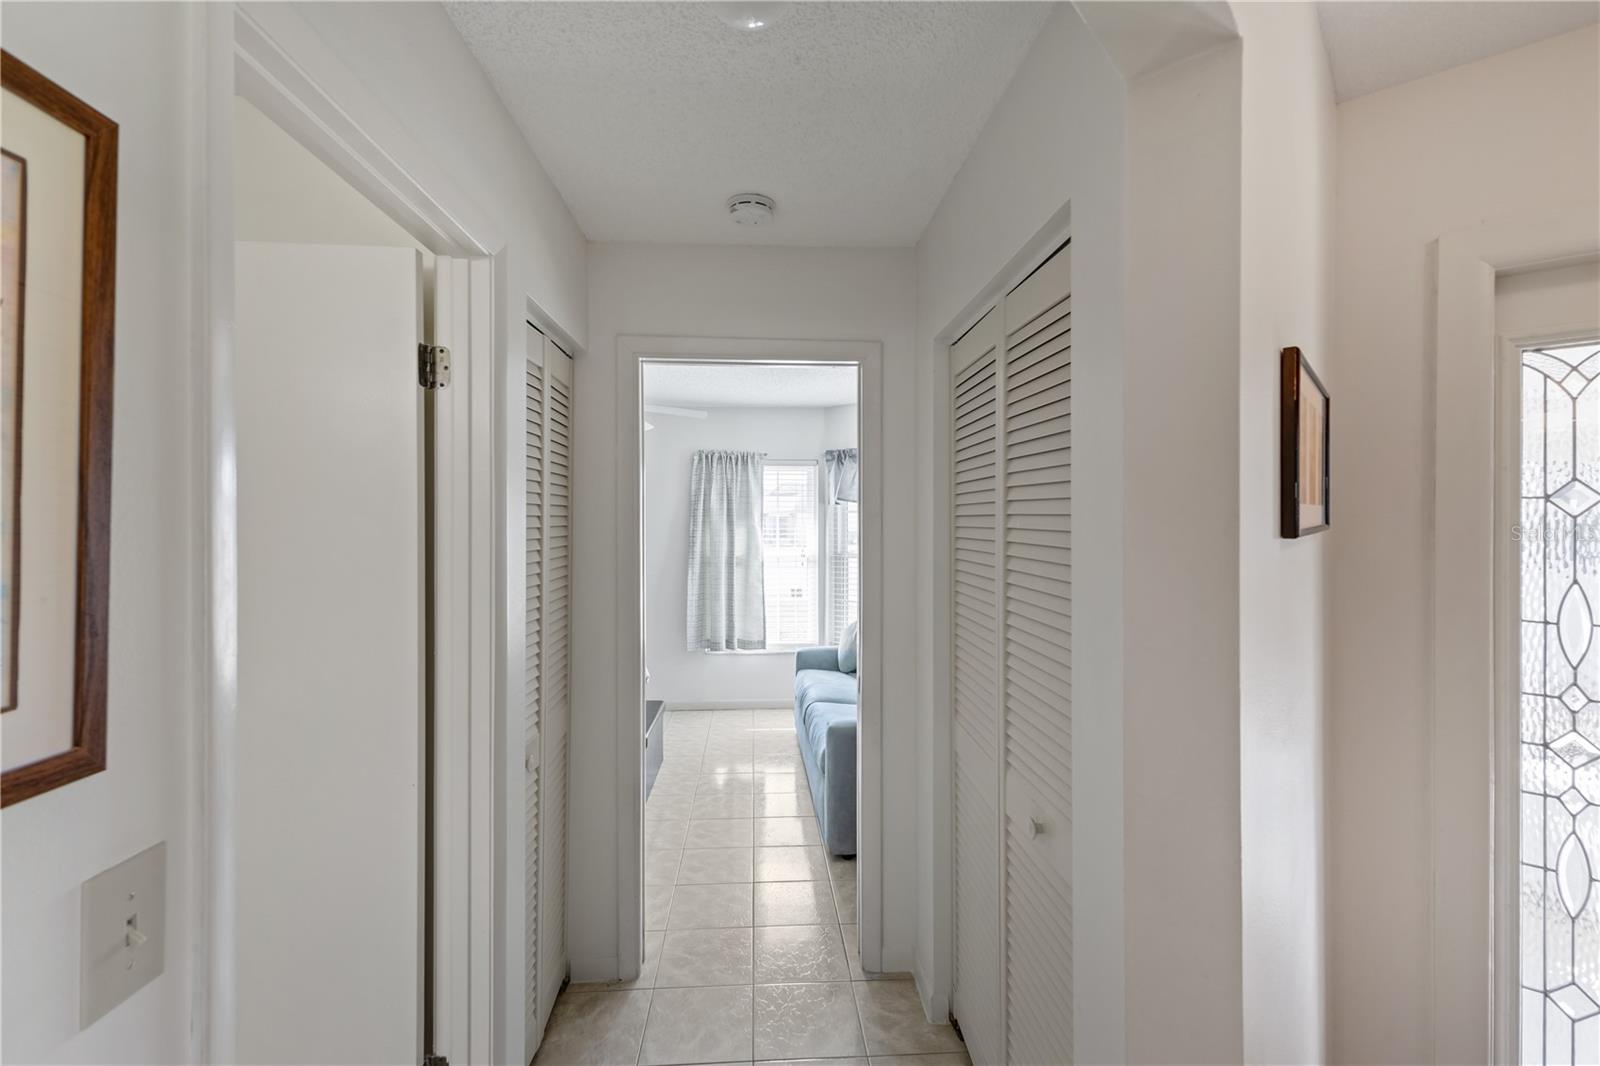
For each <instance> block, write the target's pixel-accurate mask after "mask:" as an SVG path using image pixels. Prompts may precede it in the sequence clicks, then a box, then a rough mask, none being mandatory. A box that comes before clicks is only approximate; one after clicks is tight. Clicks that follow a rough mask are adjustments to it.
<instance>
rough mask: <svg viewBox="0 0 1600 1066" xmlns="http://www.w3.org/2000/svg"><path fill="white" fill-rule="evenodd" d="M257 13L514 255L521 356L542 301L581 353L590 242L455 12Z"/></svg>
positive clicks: (305, 7) (508, 325) (486, 237)
mask: <svg viewBox="0 0 1600 1066" xmlns="http://www.w3.org/2000/svg"><path fill="white" fill-rule="evenodd" d="M280 6H281V8H282V10H278V8H279V7H280ZM245 7H246V9H247V11H248V12H249V14H250V15H251V17H253V18H255V19H257V20H258V21H259V22H260V24H261V25H262V26H263V27H264V28H265V29H266V31H267V32H268V33H269V34H270V35H271V36H272V37H273V38H274V40H275V41H276V42H277V43H278V44H279V46H280V47H283V48H284V49H285V51H287V52H288V53H289V54H290V56H291V57H292V58H293V59H294V60H295V62H297V63H298V64H300V65H301V66H302V67H303V68H304V69H305V70H306V72H307V74H308V75H309V76H310V77H312V78H313V79H315V80H316V81H317V82H318V83H319V84H320V85H321V86H322V87H323V88H324V89H325V90H326V91H327V92H329V93H330V94H331V95H332V96H333V97H334V99H335V100H337V101H338V102H339V104H340V105H341V106H343V107H344V108H345V109H346V110H347V111H349V112H350V114H351V115H352V116H353V117H354V118H355V119H356V120H357V121H359V122H360V123H362V125H363V126H364V128H365V129H366V130H367V132H368V133H369V134H370V135H371V136H373V137H374V138H375V139H376V140H377V141H378V143H379V145H380V146H381V147H382V148H383V149H384V150H385V151H386V152H388V153H389V154H390V155H391V156H393V157H394V158H395V160H396V162H397V163H399V164H400V165H401V166H402V167H404V168H405V169H406V170H407V171H408V172H409V173H411V174H412V175H414V176H416V177H417V178H418V179H419V180H421V181H422V182H423V183H424V184H425V185H426V186H427V188H428V191H429V193H430V194H431V195H433V196H434V197H435V198H436V199H437V200H438V201H439V202H440V204H441V205H442V206H443V207H444V208H445V209H446V210H447V211H448V212H449V213H450V214H451V215H452V216H453V217H455V218H456V219H457V220H458V221H459V222H460V223H461V224H462V225H463V226H464V227H466V228H467V229H468V230H469V231H470V232H472V233H473V234H474V236H476V237H478V238H479V239H480V240H481V241H482V242H483V243H484V244H485V245H486V247H487V250H488V251H489V252H493V253H503V263H504V265H505V274H506V276H505V279H504V283H505V292H506V293H507V295H508V296H509V299H508V300H506V302H505V305H504V306H502V307H501V308H499V311H500V313H501V315H502V316H503V319H504V328H505V329H506V332H507V336H510V337H512V338H514V339H515V340H516V343H517V345H519V346H520V344H521V336H522V332H521V329H520V327H519V326H518V323H520V321H521V320H522V318H523V317H524V306H525V301H526V300H527V299H530V298H531V299H532V300H533V301H534V302H535V303H536V304H537V305H538V306H539V307H540V308H541V309H542V310H543V312H544V313H545V314H546V315H548V316H549V318H550V319H551V320H552V321H553V323H554V324H555V325H556V326H557V327H558V328H559V329H560V330H562V331H564V332H565V333H566V334H567V335H568V337H570V338H571V339H572V340H573V341H575V342H576V343H577V344H578V345H579V346H580V347H581V346H582V345H583V340H584V333H585V330H586V329H587V326H588V322H587V287H586V284H585V275H584V255H585V250H586V244H585V242H584V237H583V233H582V231H581V230H579V228H578V224H577V223H576V222H575V221H573V218H572V214H571V212H569V211H568V210H567V206H566V203H565V202H564V201H563V200H562V199H561V195H560V194H559V193H558V192H557V191H556V188H555V185H554V184H553V183H552V182H551V181H550V179H549V176H548V175H546V174H545V172H544V168H543V167H542V166H540V164H539V161H538V159H537V158H535V157H534V155H533V151H532V150H531V149H530V148H529V147H528V144H527V141H526V140H525V139H524V138H523V136H522V132H521V130H520V129H518V128H517V124H516V122H515V121H514V120H513V119H512V118H511V115H510V113H509V112H507V111H506V108H505V104H504V103H502V102H501V100H500V98H499V97H498V96H497V95H495V92H494V89H493V88H492V87H491V86H490V84H489V80H488V78H487V77H486V76H485V75H484V73H483V71H482V69H481V68H480V67H479V66H478V63H477V61H476V60H475V59H474V58H473V56H472V53H471V52H470V51H468V49H467V46H466V43H465V42H464V41H462V39H461V36H460V34H458V33H457V32H456V30H455V27H454V26H453V25H451V23H450V19H449V17H448V16H446V15H445V13H444V9H443V8H442V7H440V6H439V5H438V4H413V3H371V4H361V5H360V6H359V7H358V6H356V5H353V4H330V3H294V4H285V5H277V4H269V3H249V4H246V5H245ZM307 31H309V32H307ZM514 327H515V328H514Z"/></svg>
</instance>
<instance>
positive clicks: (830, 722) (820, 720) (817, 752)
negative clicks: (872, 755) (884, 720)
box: [800, 700, 856, 774]
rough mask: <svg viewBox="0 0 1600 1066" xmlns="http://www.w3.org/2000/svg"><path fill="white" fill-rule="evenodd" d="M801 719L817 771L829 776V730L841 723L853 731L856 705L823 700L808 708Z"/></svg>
mask: <svg viewBox="0 0 1600 1066" xmlns="http://www.w3.org/2000/svg"><path fill="white" fill-rule="evenodd" d="M800 718H801V725H802V726H804V728H805V732H806V743H807V744H809V745H810V746H811V753H812V755H814V756H815V757H816V760H817V770H818V772H820V773H822V774H827V772H828V730H829V729H831V728H833V727H834V726H836V725H838V724H840V723H848V724H849V727H850V729H851V730H852V731H853V730H854V729H855V726H856V707H855V704H853V703H829V702H828V701H826V700H821V701H818V702H816V703H813V704H812V705H811V706H809V707H807V708H806V709H805V712H804V713H803V714H802V715H801V716H800ZM851 769H852V770H854V769H855V768H854V767H851Z"/></svg>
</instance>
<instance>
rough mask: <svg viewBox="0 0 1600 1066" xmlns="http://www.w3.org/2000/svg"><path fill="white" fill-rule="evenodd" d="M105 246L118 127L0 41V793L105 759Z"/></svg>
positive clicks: (111, 296)
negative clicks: (0, 353) (0, 351)
mask: <svg viewBox="0 0 1600 1066" xmlns="http://www.w3.org/2000/svg"><path fill="white" fill-rule="evenodd" d="M116 245H117V124H116V123H115V122H113V121H112V120H111V119H109V118H107V117H106V116H105V115H103V114H101V113H100V112H99V111H97V110H96V109H95V108H93V107H91V106H90V105H89V104H87V103H85V102H84V101H83V100H81V99H79V98H78V97H77V96H75V95H73V94H72V93H71V92H69V91H68V90H66V89H65V88H63V87H62V86H60V85H58V84H56V83H55V82H53V81H51V80H50V79H49V78H47V77H46V76H45V75H43V74H41V73H40V72H39V71H37V70H35V69H33V68H32V67H30V66H28V65H27V64H26V63H24V62H22V61H21V60H19V59H17V58H16V57H15V56H13V55H12V54H11V53H9V52H4V51H0V275H3V276H0V348H3V358H0V708H3V711H4V713H0V806H10V805H11V804H13V803H17V802H19V801H21V800H26V799H29V798H31V797H33V796H37V795H40V794H41V793H44V792H48V791H50V790H52V789H55V788H59V787H61V786H62V785H65V784H68V783H69V782H72V781H76V780H78V779H80V778H83V777H87V776H88V775H90V774H94V773H98V772H99V771H101V770H104V769H105V767H106V667H107V653H108V647H107V644H108V640H107V635H108V623H109V621H110V617H109V609H110V576H111V575H110V566H111V428H112V427H111V414H112V411H111V401H112V367H113V358H112V356H113V351H112V349H113V346H114V341H115V320H116V301H115V290H116V259H117V253H116ZM24 325H25V326H26V328H25V329H24ZM24 384H26V388H24Z"/></svg>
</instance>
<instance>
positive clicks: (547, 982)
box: [539, 338, 573, 1016]
mask: <svg viewBox="0 0 1600 1066" xmlns="http://www.w3.org/2000/svg"><path fill="white" fill-rule="evenodd" d="M544 353H545V361H544V365H545V407H544V455H543V460H544V488H545V491H544V514H543V519H544V557H543V563H544V573H543V582H542V589H541V592H542V593H543V616H542V618H541V629H542V637H543V647H542V649H541V651H540V667H541V669H540V683H541V686H542V692H541V699H540V711H541V713H542V715H543V718H544V721H543V724H542V726H541V730H540V731H541V734H542V737H543V748H544V752H543V754H544V761H543V766H542V768H541V770H540V777H541V778H542V779H543V786H542V787H543V794H542V796H541V797H540V815H541V818H542V819H543V823H542V830H543V831H542V833H541V837H542V840H541V845H542V852H541V856H540V877H539V887H540V900H539V910H540V915H539V938H540V941H539V947H540V956H541V957H540V962H539V971H540V973H539V986H540V989H539V994H540V1013H541V1014H543V1015H545V1016H548V1015H549V1012H550V1008H551V1007H552V1006H554V1005H555V1000H556V994H557V993H559V992H560V991H561V983H562V982H563V981H564V980H565V979H566V976H567V780H568V778H567V737H568V725H569V722H570V718H571V700H570V695H569V693H570V687H569V684H568V679H569V671H570V655H569V649H570V647H571V640H570V624H571V621H570V620H571V617H572V615H571V610H570V607H571V601H572V595H571V591H572V376H573V375H572V369H573V368H572V359H571V357H570V356H568V355H567V354H566V353H565V352H563V351H562V350H561V349H560V348H558V347H557V346H556V345H555V343H554V342H553V341H551V340H549V339H548V338H546V339H545V342H544Z"/></svg>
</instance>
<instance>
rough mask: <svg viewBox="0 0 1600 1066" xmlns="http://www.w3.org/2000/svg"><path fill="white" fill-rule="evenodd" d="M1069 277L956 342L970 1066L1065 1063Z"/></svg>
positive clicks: (958, 980)
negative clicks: (1009, 1063) (976, 1065)
mask: <svg viewBox="0 0 1600 1066" xmlns="http://www.w3.org/2000/svg"><path fill="white" fill-rule="evenodd" d="M1070 283H1071V253H1070V251H1069V250H1068V249H1066V248H1063V249H1061V250H1060V251H1058V252H1056V254H1055V255H1054V256H1052V257H1051V258H1050V259H1049V260H1047V261H1046V262H1045V263H1044V264H1043V265H1042V266H1040V267H1039V268H1038V269H1037V270H1035V271H1034V272H1033V273H1032V274H1031V275H1029V276H1028V277H1027V278H1026V279H1024V280H1023V281H1022V282H1021V283H1020V284H1018V285H1017V286H1016V288H1014V289H1012V290H1011V292H1010V293H1008V294H1007V295H1006V297H1005V299H1004V300H1003V301H1002V302H1001V303H1000V304H999V306H997V307H995V308H994V309H993V310H991V311H990V312H989V314H988V315H986V316H985V317H984V319H983V320H982V321H980V322H979V323H978V325H977V326H975V327H974V328H973V329H972V330H970V331H969V332H968V333H967V335H966V336H964V337H963V338H961V340H960V341H958V342H957V343H956V345H955V346H953V347H952V348H951V371H952V374H953V379H952V399H953V406H952V416H953V421H952V424H951V431H952V446H953V449H954V450H953V456H952V458H953V461H954V462H953V472H954V484H953V486H952V488H953V491H954V494H953V497H952V500H953V514H952V520H953V522H954V527H953V532H954V541H953V543H954V559H953V560H952V562H953V566H954V594H955V599H954V604H953V607H954V627H953V630H954V633H953V635H954V647H953V649H952V652H953V654H952V663H953V668H952V672H953V677H952V686H953V692H954V700H953V718H954V721H955V728H954V736H953V749H954V763H955V767H954V777H955V780H954V782H953V795H954V797H955V819H954V822H955V827H954V836H955V840H954V848H953V853H954V858H955V908H954V909H955V955H956V958H955V989H954V996H953V998H952V1003H953V1008H954V1011H955V1014H956V1018H957V1020H958V1021H959V1022H960V1023H961V1027H962V1032H963V1033H964V1034H965V1035H966V1038H967V1044H968V1049H969V1051H970V1053H971V1055H972V1059H973V1061H974V1062H975V1063H990V1062H1011V1063H1026V1064H1032V1063H1051V1064H1057V1063H1060V1064H1064V1063H1069V1062H1071V1061H1072V983H1071V976H1072V910H1071V906H1072V892H1071V879H1072V866H1071V856H1072V837H1071V814H1072V806H1071V795H1072V778H1071V762H1072V673H1071V655H1072V573H1071V537H1072V532H1071V510H1072V506H1071V501H1072V436H1071V432H1072V430H1071V419H1072V345H1071V317H1070V309H1071V285H1070ZM995 708H999V712H998V713H996V711H995ZM991 944H992V945H993V947H991Z"/></svg>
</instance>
